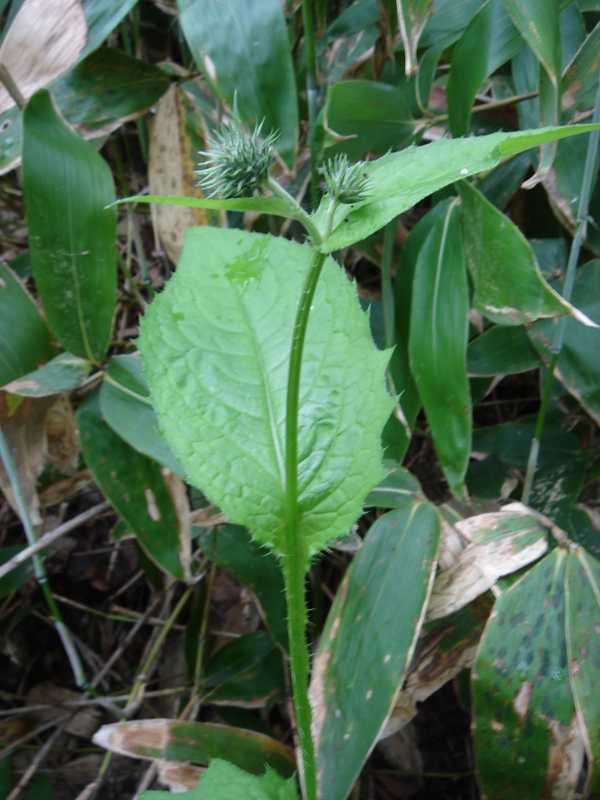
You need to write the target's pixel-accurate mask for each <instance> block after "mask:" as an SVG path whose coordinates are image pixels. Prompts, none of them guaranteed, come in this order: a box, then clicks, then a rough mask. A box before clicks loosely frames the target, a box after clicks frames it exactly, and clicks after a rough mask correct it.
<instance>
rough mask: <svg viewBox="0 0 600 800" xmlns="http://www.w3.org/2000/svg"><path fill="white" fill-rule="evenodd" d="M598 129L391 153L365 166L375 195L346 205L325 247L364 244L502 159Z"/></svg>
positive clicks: (500, 136) (322, 210)
mask: <svg viewBox="0 0 600 800" xmlns="http://www.w3.org/2000/svg"><path fill="white" fill-rule="evenodd" d="M595 127H596V126H594V125H570V126H566V127H562V128H545V129H538V130H535V131H522V132H517V133H492V134H489V135H488V136H472V137H470V138H468V139H440V140H439V141H437V142H432V143H431V144H427V145H424V146H422V147H411V148H408V149H406V150H402V151H401V152H399V153H389V154H388V155H386V156H383V157H382V158H379V159H377V160H376V161H370V162H368V163H366V164H365V165H364V172H365V173H366V174H367V175H368V176H369V178H370V182H371V194H370V195H369V197H368V199H367V200H365V201H363V202H362V203H361V204H356V205H347V206H342V207H341V208H340V209H339V210H338V212H337V213H336V215H335V219H334V228H333V233H332V234H331V236H330V237H329V239H327V241H326V242H325V243H324V244H323V246H322V248H321V249H322V250H323V252H327V253H331V252H332V251H333V250H339V249H340V248H342V247H347V246H349V245H351V244H354V242H358V241H361V240H362V239H366V238H367V237H368V236H370V235H371V234H372V233H374V232H375V231H377V230H379V229H380V228H383V226H384V225H386V224H387V223H388V222H389V221H390V220H391V219H393V218H394V217H396V216H398V214H401V213H402V212H403V211H406V210H408V209H409V208H412V206H414V205H415V204H416V203H418V202H419V200H422V199H423V198H424V197H427V196H428V195H430V194H432V193H433V192H435V191H436V190H437V189H442V188H443V187H444V186H448V184H450V183H453V182H454V181H457V180H461V179H462V178H465V177H467V176H470V175H477V174H478V173H480V172H487V171H488V170H491V169H493V168H494V167H495V166H497V165H498V164H499V163H500V161H501V159H502V158H505V157H507V156H511V155H516V154H517V153H521V152H523V151H524V150H529V149H530V148H532V147H537V146H539V145H541V144H543V143H544V142H548V141H553V140H554V139H563V138H565V137H567V136H573V135H574V134H578V133H587V132H589V131H591V130H593V129H594V128H595ZM328 205H329V204H328V202H327V201H325V202H323V203H322V204H321V206H319V209H318V211H317V213H316V215H315V222H316V223H317V225H318V226H319V227H324V223H325V218H326V216H327V208H328Z"/></svg>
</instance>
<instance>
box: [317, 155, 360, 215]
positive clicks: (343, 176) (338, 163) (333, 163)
mask: <svg viewBox="0 0 600 800" xmlns="http://www.w3.org/2000/svg"><path fill="white" fill-rule="evenodd" d="M363 166H364V165H363V164H361V163H360V162H359V163H357V164H350V163H349V161H348V156H347V155H346V154H345V153H344V154H342V155H337V156H335V157H334V158H330V159H329V161H327V163H326V164H324V166H323V177H324V178H325V188H326V191H327V194H330V195H332V196H333V197H335V199H336V200H337V202H338V203H346V204H350V203H360V202H361V201H362V200H366V199H367V197H368V196H369V194H370V186H369V178H368V176H367V175H365V173H364V172H363Z"/></svg>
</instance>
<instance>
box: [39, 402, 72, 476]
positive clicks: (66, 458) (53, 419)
mask: <svg viewBox="0 0 600 800" xmlns="http://www.w3.org/2000/svg"><path fill="white" fill-rule="evenodd" d="M46 435H47V436H48V462H49V463H50V464H52V466H53V467H56V469H57V470H58V471H59V472H62V473H63V475H75V473H76V472H77V467H78V466H79V431H78V430H77V423H76V421H75V414H74V413H73V407H72V406H71V403H70V402H69V396H68V395H67V394H66V393H64V394H59V395H58V396H57V397H56V398H55V402H54V405H53V406H52V408H51V409H50V411H49V412H48V416H47V417H46Z"/></svg>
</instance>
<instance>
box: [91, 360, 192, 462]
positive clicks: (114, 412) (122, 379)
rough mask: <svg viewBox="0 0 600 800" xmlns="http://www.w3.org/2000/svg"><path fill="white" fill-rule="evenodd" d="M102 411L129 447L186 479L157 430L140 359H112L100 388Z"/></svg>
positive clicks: (154, 413)
mask: <svg viewBox="0 0 600 800" xmlns="http://www.w3.org/2000/svg"><path fill="white" fill-rule="evenodd" d="M100 408H101V409H102V414H103V415H104V419H105V420H106V421H107V422H108V424H109V425H110V427H111V428H112V429H113V430H114V431H115V433H118V434H119V436H120V437H121V439H124V440H125V441H126V442H127V444H130V445H131V446H132V447H133V448H134V449H135V450H137V451H138V452H140V453H143V454H144V455H146V456H148V458H153V459H154V460H155V461H158V463H159V464H162V465H163V466H165V467H168V468H169V469H170V470H171V471H172V472H176V473H177V474H178V475H182V476H183V468H182V467H181V465H180V464H179V462H178V461H177V459H176V458H175V456H174V455H173V451H172V450H171V448H170V447H169V445H168V444H167V443H166V442H165V440H164V438H163V437H162V436H161V434H160V432H159V430H158V420H157V418H156V412H155V411H154V409H153V408H152V404H151V402H150V389H149V388H148V384H147V383H146V381H145V379H144V376H143V375H142V361H141V359H140V358H139V357H138V356H135V355H133V356H115V357H114V358H112V359H111V361H110V364H109V365H108V369H107V370H106V372H105V374H104V380H103V381H102V386H101V388H100Z"/></svg>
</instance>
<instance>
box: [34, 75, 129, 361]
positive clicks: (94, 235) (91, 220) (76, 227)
mask: <svg viewBox="0 0 600 800" xmlns="http://www.w3.org/2000/svg"><path fill="white" fill-rule="evenodd" d="M23 162H24V163H23V189H24V196H25V207H26V210H27V221H28V225H29V244H30V249H31V260H32V263H33V272H34V276H35V282H36V287H37V290H38V292H39V294H40V298H41V300H42V304H43V306H44V311H45V312H46V317H47V318H48V322H49V325H50V328H51V329H52V331H53V333H54V334H55V335H56V337H57V338H58V340H59V341H60V343H61V344H62V345H63V346H64V347H65V348H66V349H67V350H69V352H71V353H73V355H75V356H79V357H80V358H85V359H87V360H88V361H91V362H93V363H98V362H100V361H101V360H102V357H103V356H104V352H105V350H106V348H107V347H108V342H109V339H110V333H111V328H112V320H113V313H114V308H115V298H116V282H117V281H116V254H115V211H114V209H108V210H107V209H106V208H105V207H106V206H107V205H109V204H110V203H112V202H113V201H114V199H115V192H114V186H113V181H112V175H111V172H110V169H109V168H108V165H107V164H106V162H105V161H104V159H103V158H102V157H101V156H100V155H98V153H97V152H96V150H95V149H94V147H92V145H91V144H88V143H87V142H84V141H83V139H82V138H81V137H80V136H79V135H78V134H77V133H75V131H73V130H72V129H71V128H69V127H68V125H66V123H65V122H64V120H63V119H62V118H61V117H60V115H59V114H58V113H57V111H56V109H55V108H54V104H53V102H52V98H51V97H50V95H49V94H48V92H46V91H45V90H40V91H39V92H37V93H36V94H35V95H34V96H33V97H32V98H31V100H30V101H29V103H28V104H27V107H26V109H25V111H24V113H23Z"/></svg>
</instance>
